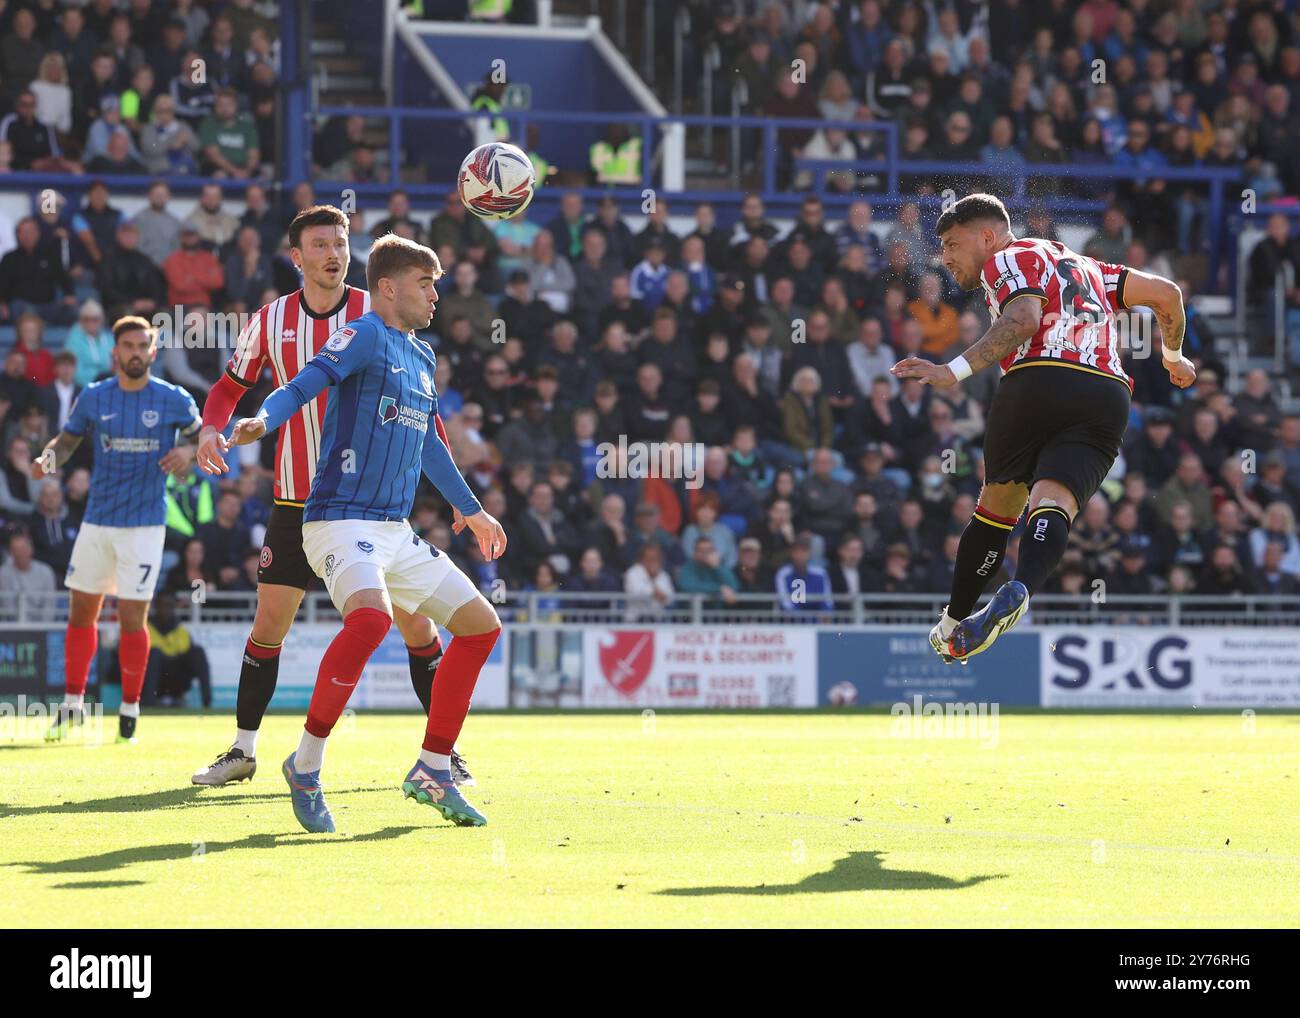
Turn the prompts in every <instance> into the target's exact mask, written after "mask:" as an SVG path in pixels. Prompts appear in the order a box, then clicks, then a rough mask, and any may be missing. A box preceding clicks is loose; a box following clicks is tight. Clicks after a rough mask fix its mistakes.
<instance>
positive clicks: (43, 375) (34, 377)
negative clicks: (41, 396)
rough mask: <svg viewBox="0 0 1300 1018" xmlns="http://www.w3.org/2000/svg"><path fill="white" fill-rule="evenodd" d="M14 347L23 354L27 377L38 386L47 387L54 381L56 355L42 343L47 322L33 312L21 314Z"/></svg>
mask: <svg viewBox="0 0 1300 1018" xmlns="http://www.w3.org/2000/svg"><path fill="white" fill-rule="evenodd" d="M14 334H15V340H16V341H15V343H14V349H15V350H16V351H18V352H20V353H21V354H22V355H23V363H24V365H25V370H26V372H27V379H28V381H30V382H31V383H32V384H33V385H35V386H36V387H37V388H45V387H47V386H48V385H49V384H50V383H51V382H53V381H54V357H53V355H52V354H51V353H50V351H49V350H47V349H45V347H44V346H43V345H42V343H43V341H44V335H45V323H44V322H43V321H42V320H41V316H40V315H38V314H34V313H32V312H30V311H29V312H27V313H26V314H23V315H20V316H19V318H18V321H17V322H16V323H15V326H14Z"/></svg>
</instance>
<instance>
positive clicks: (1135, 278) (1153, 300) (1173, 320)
mask: <svg viewBox="0 0 1300 1018" xmlns="http://www.w3.org/2000/svg"><path fill="white" fill-rule="evenodd" d="M1119 298H1120V301H1121V302H1122V304H1123V305H1124V306H1125V307H1130V308H1135V307H1144V308H1150V309H1151V310H1152V311H1153V312H1155V316H1156V321H1157V322H1158V323H1159V324H1160V335H1161V337H1162V339H1163V342H1162V344H1161V350H1160V355H1161V357H1163V358H1164V362H1165V370H1167V371H1168V372H1169V379H1170V381H1172V382H1173V383H1174V384H1175V385H1176V386H1178V387H1179V388H1180V389H1186V388H1187V387H1188V386H1189V385H1191V384H1192V383H1193V382H1194V381H1196V366H1195V365H1194V364H1192V362H1191V361H1190V360H1188V359H1187V357H1186V356H1185V355H1184V354H1183V333H1184V332H1186V331H1187V314H1186V312H1185V311H1184V310H1183V292H1182V291H1181V290H1180V289H1178V285H1177V284H1176V283H1174V282H1173V281H1172V280H1169V279H1166V278H1165V277H1164V276H1156V275H1152V274H1151V273H1149V272H1141V271H1139V270H1138V269H1129V270H1128V272H1127V273H1125V275H1124V283H1123V289H1122V290H1121V292H1120V293H1119ZM1148 352H1149V351H1148Z"/></svg>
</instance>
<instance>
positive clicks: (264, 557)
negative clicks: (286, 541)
mask: <svg viewBox="0 0 1300 1018" xmlns="http://www.w3.org/2000/svg"><path fill="white" fill-rule="evenodd" d="M257 564H258V565H259V566H261V567H262V568H263V569H266V568H268V567H269V566H270V565H271V549H270V548H267V547H263V548H262V554H261V556H260V557H259V558H258V560H257Z"/></svg>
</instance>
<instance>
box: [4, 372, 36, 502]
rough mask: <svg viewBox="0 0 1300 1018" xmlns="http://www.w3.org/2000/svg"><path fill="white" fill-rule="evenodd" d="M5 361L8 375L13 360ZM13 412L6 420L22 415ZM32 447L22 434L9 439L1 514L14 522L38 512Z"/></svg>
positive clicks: (24, 404) (26, 404) (21, 411)
mask: <svg viewBox="0 0 1300 1018" xmlns="http://www.w3.org/2000/svg"><path fill="white" fill-rule="evenodd" d="M12 357H13V355H12V354H11V355H10V357H9V358H6V359H5V373H6V375H8V373H9V370H10V360H11V359H12ZM29 405H30V402H28V403H23V404H21V410H20V411H19V413H25V412H26V409H27V407H28V406H29ZM19 413H15V412H13V410H10V411H9V412H8V413H6V415H5V419H6V421H10V420H12V419H13V418H15V417H17V416H19ZM31 466H32V446H31V443H30V442H28V441H27V439H25V438H23V437H22V435H19V434H15V435H14V437H13V438H11V439H9V443H8V448H7V450H6V457H5V462H4V465H3V467H2V468H0V513H4V514H6V515H8V516H9V517H10V518H11V519H13V518H18V517H23V516H30V515H31V514H32V512H33V510H35V508H36V506H35V504H34V498H35V484H36V482H35V481H33V480H32V476H31Z"/></svg>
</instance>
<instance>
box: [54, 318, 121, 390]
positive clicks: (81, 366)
mask: <svg viewBox="0 0 1300 1018" xmlns="http://www.w3.org/2000/svg"><path fill="white" fill-rule="evenodd" d="M64 348H65V349H66V350H68V351H69V352H70V353H72V354H73V355H74V356H75V357H76V360H77V373H76V383H77V386H78V387H79V388H84V387H85V386H87V385H89V384H90V383H91V382H93V381H95V380H96V379H98V378H101V377H103V376H105V375H107V374H109V373H110V372H111V371H112V368H113V333H112V330H111V329H109V328H108V323H107V322H106V321H105V320H104V308H103V305H101V304H100V303H99V301H97V300H88V301H86V302H85V303H84V304H82V305H81V310H80V312H79V313H78V315H77V323H76V324H75V325H73V326H72V328H71V329H70V330H69V331H68V338H67V340H66V341H65V343H64Z"/></svg>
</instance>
